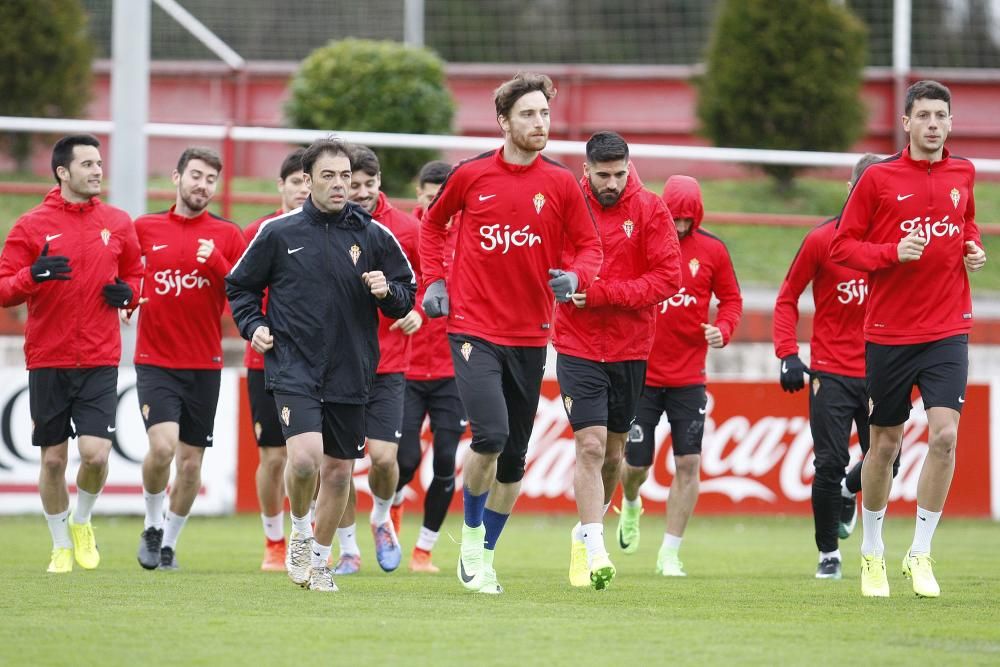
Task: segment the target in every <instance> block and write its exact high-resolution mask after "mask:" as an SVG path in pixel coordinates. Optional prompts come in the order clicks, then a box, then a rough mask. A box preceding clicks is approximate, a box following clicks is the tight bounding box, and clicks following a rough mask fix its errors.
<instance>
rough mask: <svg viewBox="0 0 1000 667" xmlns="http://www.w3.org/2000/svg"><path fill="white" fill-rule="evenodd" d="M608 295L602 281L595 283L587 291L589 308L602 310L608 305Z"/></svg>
mask: <svg viewBox="0 0 1000 667" xmlns="http://www.w3.org/2000/svg"><path fill="white" fill-rule="evenodd" d="M608 303H609V301H608V293H607V290H605V289H604V285H602V284H601V282H600V281H598V282H596V283H594V284H593V285H591V286H590V287H589V288H588V289H587V307H588V308H600V307H601V306H606V305H608Z"/></svg>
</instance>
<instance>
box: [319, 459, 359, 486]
mask: <svg viewBox="0 0 1000 667" xmlns="http://www.w3.org/2000/svg"><path fill="white" fill-rule="evenodd" d="M353 472H354V467H353V465H352V462H351V461H344V460H339V459H334V460H332V461H329V462H326V461H324V465H323V467H322V470H321V472H320V485H321V487H322V486H326V487H327V488H329V489H332V490H334V491H346V490H347V489H349V488H350V486H351V477H352V474H353Z"/></svg>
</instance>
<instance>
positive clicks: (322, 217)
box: [302, 197, 372, 229]
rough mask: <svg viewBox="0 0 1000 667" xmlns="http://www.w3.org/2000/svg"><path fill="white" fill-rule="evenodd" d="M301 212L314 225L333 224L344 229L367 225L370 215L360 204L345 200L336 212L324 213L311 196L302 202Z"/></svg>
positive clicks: (359, 227)
mask: <svg viewBox="0 0 1000 667" xmlns="http://www.w3.org/2000/svg"><path fill="white" fill-rule="evenodd" d="M302 213H303V214H304V215H305V216H306V219H307V220H309V222H311V223H313V224H315V225H327V224H329V225H335V226H337V227H342V228H344V229H361V228H362V227H364V226H365V225H367V224H368V223H369V222H370V221H371V219H372V216H371V214H370V213H368V211H366V210H365V209H364V207H363V206H361V205H360V204H355V203H354V202H350V201H349V202H347V203H345V204H344V208H342V209H341V210H340V212H338V213H325V212H323V211H321V210H319V209H318V208H316V205H315V204H314V203H313V200H312V197H309V198H308V199H306V201H305V203H304V204H302Z"/></svg>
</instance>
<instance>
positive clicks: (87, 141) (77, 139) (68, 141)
mask: <svg viewBox="0 0 1000 667" xmlns="http://www.w3.org/2000/svg"><path fill="white" fill-rule="evenodd" d="M77 146H93V147H94V148H100V147H101V142H100V141H98V140H97V137H95V136H94V135H92V134H70V135H68V136H65V137H63V138H62V139H60V140H59V141H57V142H56V144H55V146H53V147H52V175H53V176H55V179H56V183H60V182H61V181H60V180H59V174H58V173H56V169H57V168H59V167H66V168H67V169H69V164H70V162H72V161H73V149H74V148H76V147H77Z"/></svg>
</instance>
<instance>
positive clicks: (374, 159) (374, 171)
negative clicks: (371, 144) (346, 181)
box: [351, 144, 382, 176]
mask: <svg viewBox="0 0 1000 667" xmlns="http://www.w3.org/2000/svg"><path fill="white" fill-rule="evenodd" d="M351 171H363V172H365V173H366V174H368V175H369V176H378V174H379V172H381V171H382V165H380V164H379V161H378V156H377V155H375V151H373V150H372V149H370V148H368V147H367V146H362V145H360V144H355V145H353V146H351Z"/></svg>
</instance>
